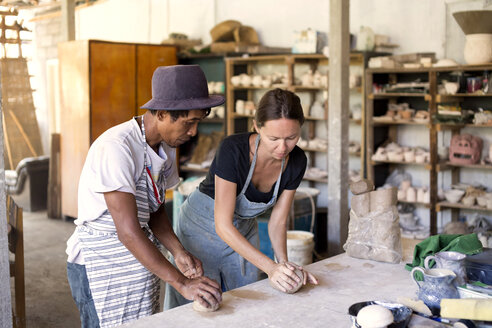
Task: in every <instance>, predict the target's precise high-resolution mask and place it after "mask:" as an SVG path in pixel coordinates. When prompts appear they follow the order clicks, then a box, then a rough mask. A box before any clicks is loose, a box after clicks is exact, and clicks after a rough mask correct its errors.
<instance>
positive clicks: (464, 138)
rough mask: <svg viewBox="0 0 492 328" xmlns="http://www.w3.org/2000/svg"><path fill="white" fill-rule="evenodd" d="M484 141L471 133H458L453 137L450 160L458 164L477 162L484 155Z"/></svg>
mask: <svg viewBox="0 0 492 328" xmlns="http://www.w3.org/2000/svg"><path fill="white" fill-rule="evenodd" d="M482 145H483V141H482V139H481V138H479V137H477V136H473V135H471V134H457V135H454V136H453V137H452V138H451V145H450V147H449V161H450V162H451V163H456V164H464V165H468V164H476V163H478V162H480V159H481V156H482Z"/></svg>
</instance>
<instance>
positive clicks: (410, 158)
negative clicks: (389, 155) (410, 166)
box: [403, 149, 415, 163]
mask: <svg viewBox="0 0 492 328" xmlns="http://www.w3.org/2000/svg"><path fill="white" fill-rule="evenodd" d="M403 157H404V158H405V162H408V163H412V162H414V161H415V151H414V150H413V149H410V150H407V151H406V152H404V153H403Z"/></svg>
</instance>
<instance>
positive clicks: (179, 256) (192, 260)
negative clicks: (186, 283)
mask: <svg viewBox="0 0 492 328" xmlns="http://www.w3.org/2000/svg"><path fill="white" fill-rule="evenodd" d="M174 261H175V262H176V266H177V267H178V269H179V271H181V273H182V274H183V275H184V276H185V277H186V278H189V279H191V278H197V277H201V276H203V267H202V262H201V261H200V260H199V259H197V258H196V257H194V256H193V255H192V254H191V253H190V252H188V251H186V250H184V249H183V250H181V251H179V252H178V253H176V254H175V255H174Z"/></svg>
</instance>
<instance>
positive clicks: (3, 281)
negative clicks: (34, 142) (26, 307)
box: [0, 79, 12, 328]
mask: <svg viewBox="0 0 492 328" xmlns="http://www.w3.org/2000/svg"><path fill="white" fill-rule="evenodd" d="M1 86H2V81H1V79H0V87H1ZM0 114H1V115H0V120H2V124H0V290H1V291H2V292H0V327H6V328H11V327H12V298H11V294H10V262H9V247H8V237H7V220H6V218H7V202H6V193H5V189H6V185H5V162H4V154H3V152H4V139H3V138H4V132H5V131H4V119H3V106H2V93H0Z"/></svg>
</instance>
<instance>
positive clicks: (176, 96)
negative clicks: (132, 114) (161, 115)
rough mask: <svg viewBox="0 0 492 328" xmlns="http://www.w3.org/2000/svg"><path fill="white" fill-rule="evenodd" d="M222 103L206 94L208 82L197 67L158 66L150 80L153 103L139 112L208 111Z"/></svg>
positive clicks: (146, 105) (215, 97) (220, 98)
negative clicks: (147, 110) (146, 110)
mask: <svg viewBox="0 0 492 328" xmlns="http://www.w3.org/2000/svg"><path fill="white" fill-rule="evenodd" d="M224 102H225V98H224V96H221V95H209V94H208V85H207V79H206V78H205V74H204V73H203V71H202V69H201V68H200V66H198V65H175V66H160V67H157V68H156V70H155V71H154V75H153V76H152V99H151V100H150V101H148V102H147V103H146V104H145V105H143V106H142V107H140V108H144V109H153V110H192V109H206V108H211V107H215V106H219V105H222V104H223V103H224Z"/></svg>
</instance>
